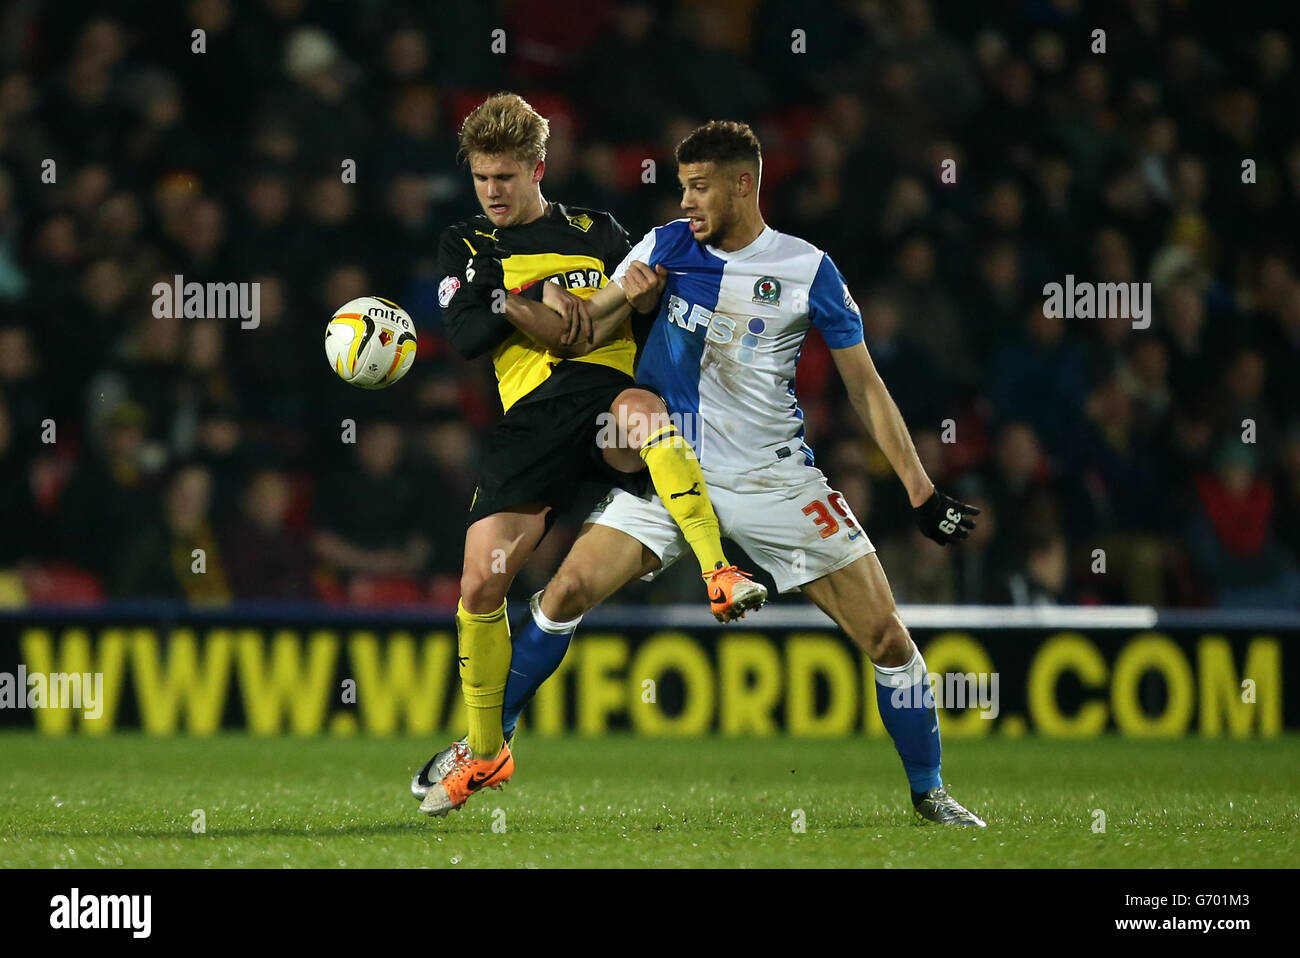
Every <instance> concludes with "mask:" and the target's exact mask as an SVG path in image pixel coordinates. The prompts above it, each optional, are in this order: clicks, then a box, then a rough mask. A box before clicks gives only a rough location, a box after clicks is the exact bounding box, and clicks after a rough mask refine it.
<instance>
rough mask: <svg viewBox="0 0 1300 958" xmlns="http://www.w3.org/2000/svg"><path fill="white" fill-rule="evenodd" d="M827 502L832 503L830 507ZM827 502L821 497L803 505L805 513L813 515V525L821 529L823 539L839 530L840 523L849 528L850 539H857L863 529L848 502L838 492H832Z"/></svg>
mask: <svg viewBox="0 0 1300 958" xmlns="http://www.w3.org/2000/svg"><path fill="white" fill-rule="evenodd" d="M826 502H829V503H830V508H829V509H828V508H827V507H826ZM826 502H823V501H822V500H821V499H814V500H813V501H812V502H810V503H808V505H806V506H804V507H803V514H804V515H806V516H810V517H812V521H813V525H815V526H817V527H818V528H819V529H820V530H821V537H822V538H823V539H829V538H830V537H831V536H833V535H835V533H837V532H839V531H840V523H843V524H844V527H845V529H847V530H848V533H849V538H850V539H856V538H857V537H858V536H860V535H862V529H861V528H860V527H859V526H858V521H857V520H856V519H855V518H853V513H852V512H851V511H850V510H849V507H848V504H847V503H845V501H844V497H843V496H842V495H840V494H839V493H838V492H832V493H831V494H830V495H828V496H827V497H826ZM837 515H838V516H839V518H838V519H837V518H836V516H837Z"/></svg>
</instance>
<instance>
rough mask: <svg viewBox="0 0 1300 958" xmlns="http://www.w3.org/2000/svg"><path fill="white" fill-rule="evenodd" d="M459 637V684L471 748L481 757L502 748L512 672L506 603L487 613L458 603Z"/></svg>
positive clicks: (457, 631) (457, 634)
mask: <svg viewBox="0 0 1300 958" xmlns="http://www.w3.org/2000/svg"><path fill="white" fill-rule="evenodd" d="M456 636H457V639H458V642H457V644H458V646H459V651H460V687H461V691H462V692H463V693H464V695H465V711H466V713H467V714H468V717H469V747H470V748H471V749H473V750H474V754H475V755H477V756H479V757H480V758H491V757H492V756H493V755H496V754H497V753H498V752H500V751H501V745H502V743H503V742H504V741H505V737H504V735H503V734H502V731H501V709H502V707H503V706H504V705H505V702H506V679H507V678H508V677H509V675H510V623H509V622H508V621H507V620H506V604H505V601H504V600H503V601H502V602H501V608H499V609H497V610H496V611H495V612H489V613H488V614H487V615H474V614H473V613H471V612H466V611H465V607H464V606H463V605H461V604H460V603H457V604H456Z"/></svg>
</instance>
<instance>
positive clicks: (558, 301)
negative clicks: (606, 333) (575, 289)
mask: <svg viewBox="0 0 1300 958" xmlns="http://www.w3.org/2000/svg"><path fill="white" fill-rule="evenodd" d="M542 303H543V305H546V306H549V307H550V308H551V309H553V310H555V311H556V312H557V313H559V314H560V315H561V316H562V317H563V318H564V319H565V321H566V322H567V323H568V324H569V325H568V328H567V329H565V331H564V335H563V336H561V337H560V345H561V346H572V345H574V344H575V343H590V342H591V341H592V338H593V333H592V328H591V311H590V310H589V309H588V308H587V301H586V300H585V299H583V298H582V297H581V296H574V295H573V294H572V293H570V292H569V291H568V290H567V289H564V288H562V287H561V286H560V284H559V283H550V282H546V283H542Z"/></svg>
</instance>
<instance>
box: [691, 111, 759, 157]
mask: <svg viewBox="0 0 1300 958" xmlns="http://www.w3.org/2000/svg"><path fill="white" fill-rule="evenodd" d="M676 156H677V162H678V163H752V164H754V165H755V166H758V165H759V164H761V163H762V156H763V152H762V148H761V147H760V146H759V145H758V137H757V136H755V135H754V131H753V130H752V129H750V126H749V124H748V123H737V122H736V121H735V120H711V121H710V122H708V123H706V124H704V125H703V126H697V127H696V128H695V129H693V130H691V132H690V133H689V134H687V136H686V139H684V140H682V142H680V143H678V144H677V151H676Z"/></svg>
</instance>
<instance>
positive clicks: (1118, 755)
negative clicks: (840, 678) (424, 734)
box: [0, 732, 1300, 868]
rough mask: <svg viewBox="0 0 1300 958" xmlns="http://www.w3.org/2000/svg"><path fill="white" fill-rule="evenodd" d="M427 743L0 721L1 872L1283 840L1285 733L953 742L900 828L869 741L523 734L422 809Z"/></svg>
mask: <svg viewBox="0 0 1300 958" xmlns="http://www.w3.org/2000/svg"><path fill="white" fill-rule="evenodd" d="M443 741H444V739H443V738H439V739H438V740H437V743H438V745H439V747H441V744H442V743H443ZM434 745H435V742H434V741H433V740H430V739H428V738H387V739H385V738H379V739H363V738H306V739H295V738H288V737H285V738H253V737H249V736H243V735H226V736H220V737H216V738H208V739H201V738H161V739H159V738H147V737H143V736H138V735H126V734H119V735H112V736H107V737H103V738H92V737H70V738H48V737H38V736H36V735H34V734H31V733H21V732H8V733H3V734H0V764H2V765H3V768H4V775H3V779H0V782H3V784H0V866H4V867H72V868H85V867H270V868H277V867H338V866H349V867H351V866H356V867H389V866H393V867H403V868H412V867H425V866H427V867H433V868H472V867H493V866H495V867H516V866H523V867H557V866H558V867H590V866H597V867H647V866H648V867H680V866H703V867H768V866H774V867H787V866H791V867H867V868H882V867H883V868H891V867H892V868H907V867H929V866H933V867H944V868H954V867H970V866H974V867H990V866H992V867H1000V866H1010V867H1059V866H1068V867H1103V868H1105V867H1137V868H1145V867H1206V866H1217V867H1229V868H1232V867H1262V866H1272V867H1294V866H1295V864H1296V861H1297V857H1298V855H1297V853H1298V852H1300V761H1298V760H1297V759H1298V758H1300V737H1297V736H1294V735H1292V736H1288V737H1285V738H1280V739H1273V740H1263V741H1259V740H1251V741H1227V740H1203V739H1191V738H1189V739H1179V740H1145V741H1138V740H1125V739H1119V738H1100V739H1090V740H1076V741H1061V740H1056V741H1053V740H1046V739H1036V738H1032V737H1029V738H1015V739H1011V738H989V739H983V740H976V741H970V740H967V741H954V742H950V743H948V744H947V748H946V754H945V763H944V778H945V781H946V782H947V783H948V785H949V787H950V790H951V792H952V794H953V795H954V796H955V797H956V798H957V799H958V800H960V801H962V802H963V803H965V804H967V805H968V806H969V807H971V808H972V809H974V810H975V811H977V812H978V813H979V814H981V815H982V816H983V817H984V818H986V819H987V820H988V822H989V827H988V828H987V829H978V830H976V829H956V828H944V827H940V826H936V825H918V824H915V822H914V816H913V815H912V812H911V808H910V804H909V802H908V799H907V795H906V788H905V779H904V778H903V775H902V769H901V765H900V763H899V761H898V758H897V756H896V755H895V753H894V751H893V749H892V747H891V746H890V744H889V743H888V741H887V740H880V739H853V740H844V739H840V740H810V739H790V738H773V739H724V738H713V739H686V740H681V739H676V740H667V739H659V740H648V739H639V738H633V737H626V736H607V737H603V738H596V739H583V738H562V739H549V738H540V737H533V738H529V737H528V736H527V735H526V734H522V733H521V735H520V740H519V742H518V743H517V746H518V747H517V748H516V757H517V768H516V772H515V777H514V780H513V781H512V782H511V783H510V784H509V785H508V786H507V787H506V789H505V790H504V791H500V792H498V791H489V792H486V793H484V794H480V795H478V796H475V798H473V799H472V800H471V801H470V803H469V805H468V806H467V807H466V808H465V809H464V810H462V811H460V812H454V813H452V815H451V816H450V817H449V818H446V819H428V818H425V817H424V816H423V815H420V814H419V812H418V811H417V805H416V802H415V801H414V800H413V799H412V797H411V795H410V793H409V791H408V783H409V780H410V776H411V774H412V772H413V771H414V769H415V768H417V767H418V766H419V765H420V764H421V763H422V762H423V760H424V759H425V758H427V757H428V755H430V754H431V753H432V751H433V748H434ZM200 810H201V817H200V814H199V812H200ZM1096 810H1100V812H1101V813H1104V815H1105V831H1104V833H1101V832H1096V831H1094V827H1095V826H1096V825H1098V824H1100V822H1101V818H1100V816H1099V814H1098V812H1097V811H1096ZM200 822H201V823H202V824H203V825H204V828H205V830H204V831H202V832H196V831H195V827H196V825H197V824H199V823H200ZM801 823H802V824H803V825H804V828H805V830H804V831H802V832H800V831H797V830H796V827H797V826H798V825H800V824H801Z"/></svg>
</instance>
